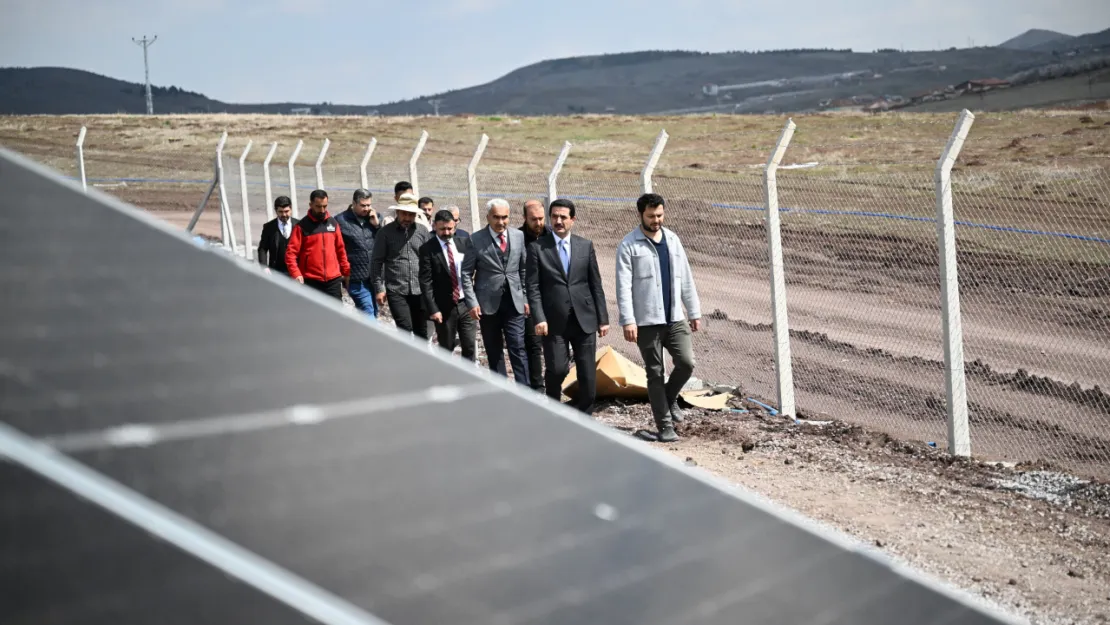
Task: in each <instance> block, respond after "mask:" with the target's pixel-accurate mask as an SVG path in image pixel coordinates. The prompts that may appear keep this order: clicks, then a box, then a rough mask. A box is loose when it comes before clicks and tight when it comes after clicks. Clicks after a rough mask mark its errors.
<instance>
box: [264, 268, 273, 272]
mask: <svg viewBox="0 0 1110 625" xmlns="http://www.w3.org/2000/svg"><path fill="white" fill-rule="evenodd" d="M263 271H265V272H266V273H267V274H270V273H273V272H271V271H270V268H269V267H265V268H264V269H263Z"/></svg>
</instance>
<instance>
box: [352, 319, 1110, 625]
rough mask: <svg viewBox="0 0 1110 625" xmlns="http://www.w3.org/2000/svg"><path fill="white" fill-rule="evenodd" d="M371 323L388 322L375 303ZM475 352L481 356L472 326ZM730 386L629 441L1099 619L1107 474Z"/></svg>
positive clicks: (965, 582)
mask: <svg viewBox="0 0 1110 625" xmlns="http://www.w3.org/2000/svg"><path fill="white" fill-rule="evenodd" d="M346 303H347V305H348V306H351V305H352V304H351V302H350V301H347V302H346ZM381 320H382V322H383V323H384V324H385V325H387V326H388V325H391V324H392V322H391V321H390V320H389V315H388V312H386V313H385V314H384V315H383V316H382V318H381ZM458 353H459V352H458V350H456V354H458ZM478 360H479V364H480V365H482V366H484V363H485V362H486V360H485V350H484V347H483V345H482V342H481V337H480V336H479V337H478ZM509 375H510V376H511V372H510V374H509ZM723 390H727V389H723ZM729 392H730V394H732V395H734V396H733V397H732V398H731V399H730V400H729V410H728V411H711V410H704V409H700V408H694V407H690V406H686V407H685V408H684V409H683V410H684V414H685V419H684V421H683V422H682V423H680V424H677V425H676V430H677V431H678V433H679V435H680V437H681V438H680V440H679V441H677V442H675V443H670V444H665V443H647V442H642V441H640V444H643V445H652V446H656V447H659V448H660V449H662V450H665V451H667V452H669V453H671V454H674V455H675V456H677V457H679V458H681V459H683V460H685V461H686V464H687V465H689V466H695V467H699V468H701V469H703V470H705V471H707V472H709V473H711V474H713V475H716V476H718V477H721V478H723V479H725V480H726V481H728V482H730V483H732V484H736V485H739V486H742V487H744V488H747V489H749V490H751V491H754V492H756V493H759V494H760V495H763V496H765V497H767V498H769V499H771V500H773V501H775V502H777V503H779V504H782V505H785V506H786V507H789V508H792V509H794V510H797V511H798V512H800V513H802V514H804V515H806V516H807V517H809V518H812V519H815V520H817V521H819V522H821V523H824V524H825V525H827V526H829V527H832V528H835V529H838V530H840V531H842V532H845V533H847V534H849V535H851V536H853V537H855V538H857V539H859V540H861V541H863V542H865V543H869V544H870V545H872V546H874V547H876V548H878V549H880V550H882V551H883V552H885V553H886V554H888V555H890V556H892V557H894V558H895V559H897V560H899V561H902V562H904V563H907V564H909V565H911V566H913V567H915V568H917V569H918V570H921V571H923V572H925V573H926V574H928V575H931V576H933V577H934V578H936V579H939V580H942V581H945V582H947V583H949V584H951V585H953V586H955V587H957V588H962V589H964V590H967V591H969V592H971V593H972V594H973V595H975V596H976V597H978V598H980V599H981V600H983V601H984V602H986V603H988V604H990V605H993V606H995V607H998V608H1001V609H1003V610H1006V611H1008V612H1010V613H1012V614H1015V615H1017V616H1020V617H1022V618H1025V619H1028V621H1029V622H1030V623H1032V624H1034V625H1065V624H1066V625H1096V624H1103V623H1110V558H1107V557H1106V554H1107V553H1110V483H1108V482H1106V481H1098V480H1082V479H1078V478H1076V477H1074V476H1073V475H1070V474H1068V473H1067V472H1063V471H1061V470H1060V469H1059V468H1058V467H1053V466H1051V465H1048V464H1045V463H1026V464H1018V465H1015V464H1002V463H986V462H978V461H973V460H963V459H953V457H951V456H949V455H948V454H946V453H945V452H944V450H943V449H942V448H940V447H934V446H930V445H928V444H926V443H921V442H911V441H905V440H899V439H897V438H894V437H891V436H889V435H887V434H886V433H884V432H881V431H879V430H876V429H871V428H867V427H863V426H860V425H854V424H849V423H846V422H844V421H842V420H838V419H829V418H821V419H799V420H797V422H795V421H793V420H789V419H785V418H783V417H781V416H775V415H772V414H770V413H769V412H768V411H767V410H765V409H764V408H763V407H762V406H760V405H759V404H757V403H756V402H753V401H750V400H746V399H745V394H744V393H742V392H740V389H735V390H731V391H729ZM595 418H597V419H598V420H599V421H600V422H602V423H604V424H606V425H608V426H610V427H612V428H614V429H616V430H618V431H621V432H624V433H627V434H629V435H630V436H631V435H633V433H634V432H635V431H636V430H639V429H645V428H646V429H652V428H653V426H652V419H651V409H650V407H649V406H648V405H647V404H646V402H640V401H632V400H614V399H609V400H602V401H600V402H599V404H598V408H597V412H596V413H595ZM1015 537H1020V539H1017V540H1015Z"/></svg>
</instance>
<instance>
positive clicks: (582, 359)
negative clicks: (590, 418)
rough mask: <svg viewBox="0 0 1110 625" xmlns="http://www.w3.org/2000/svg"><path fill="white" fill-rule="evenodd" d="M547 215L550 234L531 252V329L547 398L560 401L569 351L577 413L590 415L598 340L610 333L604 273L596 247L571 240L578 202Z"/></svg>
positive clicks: (558, 203)
mask: <svg viewBox="0 0 1110 625" xmlns="http://www.w3.org/2000/svg"><path fill="white" fill-rule="evenodd" d="M547 215H548V219H550V220H551V231H550V232H548V233H545V234H544V235H542V236H540V237H539V238H538V239H536V240H535V241H533V242H532V243H531V244H530V245H529V246H528V262H527V285H528V287H527V292H528V301H529V304H530V307H531V313H532V315H531V320H530V323H533V324H535V328H536V336H540V337H543V356H544V366H545V367H546V369H547V373H546V375H545V376H544V382H545V386H546V390H547V396H548V397H550V398H552V399H554V400H556V401H559V400H560V399H561V398H562V394H563V392H562V387H563V380H564V379H565V378H566V377H567V373H569V372H570V362H569V359H568V356H569V354H568V353H567V352H568V349H567V348H568V346H569V347H570V348H571V349H573V350H574V369H575V375H576V377H577V378H578V398H577V400H576V402H575V407H576V408H578V410H580V411H582V412H584V413H586V414H587V415H592V414H593V411H594V399H595V398H596V397H597V365H596V362H595V356H596V354H597V336H605V335H606V334H607V333H608V332H609V311H608V310H607V309H606V307H605V289H604V287H602V284H601V271H600V270H599V269H598V266H597V255H596V254H595V252H594V244H593V242H592V241H590V240H589V239H586V238H583V237H580V236H578V235H576V234H571V229H572V228H573V227H574V221H575V218H576V211H575V207H574V202H572V201H570V200H555V201H554V202H552V203H551V206H549V207H548V209H547ZM595 333H596V334H595Z"/></svg>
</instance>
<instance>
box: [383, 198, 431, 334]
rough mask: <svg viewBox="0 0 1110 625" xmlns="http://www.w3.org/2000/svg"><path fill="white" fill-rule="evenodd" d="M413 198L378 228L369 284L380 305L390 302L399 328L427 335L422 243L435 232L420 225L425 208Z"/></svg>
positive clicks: (399, 204) (427, 323)
mask: <svg viewBox="0 0 1110 625" xmlns="http://www.w3.org/2000/svg"><path fill="white" fill-rule="evenodd" d="M409 197H410V198H412V202H406V201H405V197H404V196H402V197H401V199H400V201H399V202H398V203H397V204H395V205H393V206H391V207H390V208H391V209H393V213H394V216H395V219H394V220H393V221H391V222H389V224H388V225H385V226H383V227H382V228H381V229H380V230H378V233H377V235H376V236H375V240H374V251H373V254H372V256H371V258H370V285H371V289H372V290H373V292H374V299H375V301H376V302H377V304H378V307H379V309H380V307H381V306H384V305H385V303H386V301H387V300H388V302H389V313H390V315H391V316H392V317H393V322H394V323H395V324H396V325H397V327H398V328H400V329H401V330H404V331H406V332H411V333H413V334H415V335H416V336H418V337H420V338H422V339H427V338H428V336H429V333H428V326H429V325H430V322H429V321H428V316H427V315H425V314H424V305H423V301H422V300H421V297H420V295H421V289H420V246H422V245H424V243H425V242H427V241H428V239H429V238H430V237H431V236H432V235H431V231H430V230H429V229H428V228H422V227H420V226H419V225H417V223H416V220H417V218H418V216H421V217H422V216H423V215H422V214H421V213H422V211H421V210H420V209H419V208H418V207H417V206H416V198H415V197H414V196H412V195H411V194H409Z"/></svg>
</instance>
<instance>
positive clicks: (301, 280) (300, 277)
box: [296, 276, 304, 284]
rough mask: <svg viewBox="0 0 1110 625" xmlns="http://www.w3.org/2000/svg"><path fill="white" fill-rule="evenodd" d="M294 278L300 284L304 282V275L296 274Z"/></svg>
mask: <svg viewBox="0 0 1110 625" xmlns="http://www.w3.org/2000/svg"><path fill="white" fill-rule="evenodd" d="M296 279H297V282H300V283H301V284H304V276H297V278H296Z"/></svg>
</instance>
